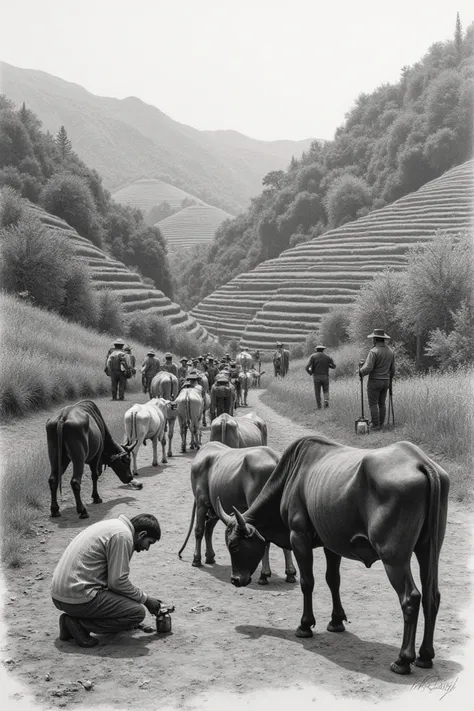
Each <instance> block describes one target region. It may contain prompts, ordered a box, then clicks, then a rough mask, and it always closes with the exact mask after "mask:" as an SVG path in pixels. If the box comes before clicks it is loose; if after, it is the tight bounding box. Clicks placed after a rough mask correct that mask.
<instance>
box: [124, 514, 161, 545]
mask: <svg viewBox="0 0 474 711" xmlns="http://www.w3.org/2000/svg"><path fill="white" fill-rule="evenodd" d="M130 523H131V524H132V526H133V528H134V529H135V533H140V532H141V531H146V535H147V536H149V537H150V538H154V539H155V541H159V540H160V538H161V528H160V524H159V523H158V519H157V518H156V517H155V516H153V514H147V513H144V514H138V516H134V517H133V518H131V519H130Z"/></svg>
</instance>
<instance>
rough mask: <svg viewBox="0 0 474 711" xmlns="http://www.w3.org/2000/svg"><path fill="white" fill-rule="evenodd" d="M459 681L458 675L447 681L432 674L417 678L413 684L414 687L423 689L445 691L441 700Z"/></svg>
mask: <svg viewBox="0 0 474 711" xmlns="http://www.w3.org/2000/svg"><path fill="white" fill-rule="evenodd" d="M457 681H458V677H456V678H455V679H454V681H446V680H443V679H441V677H439V676H437V675H435V674H432V675H431V676H425V677H423V678H421V679H417V680H416V681H415V682H414V683H413V684H412V686H411V688H412V689H421V690H422V691H423V690H424V689H428V691H436V690H439V691H443V692H444V693H443V695H442V696H440V699H439V700H440V701H441V699H444V697H445V696H446V694H449V692H450V691H452V690H453V689H454V687H455V686H456V684H457Z"/></svg>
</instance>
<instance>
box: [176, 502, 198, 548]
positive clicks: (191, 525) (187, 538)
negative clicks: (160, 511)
mask: <svg viewBox="0 0 474 711" xmlns="http://www.w3.org/2000/svg"><path fill="white" fill-rule="evenodd" d="M195 515H196V499H194V503H193V512H192V514H191V523H190V524H189V531H188V535H187V536H186V540H185V541H184V543H183V545H182V546H181V548H180V549H179V553H178V558H181V553H182V552H183V551H184V549H185V548H186V545H187V543H188V541H189V536H190V535H191V531H192V530H193V524H194V517H195Z"/></svg>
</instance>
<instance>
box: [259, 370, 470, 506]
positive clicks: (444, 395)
mask: <svg viewBox="0 0 474 711" xmlns="http://www.w3.org/2000/svg"><path fill="white" fill-rule="evenodd" d="M336 362H337V361H336ZM356 363H357V361H356ZM304 365H306V360H304V361H303V360H302V361H297V362H294V363H293V364H291V371H290V373H289V375H288V376H287V377H286V378H284V379H283V380H276V379H274V378H273V379H272V380H271V382H270V383H269V385H268V391H267V393H265V394H264V396H263V398H262V399H263V401H264V402H266V403H267V404H269V405H271V406H272V407H274V408H275V409H276V410H277V411H278V412H281V413H282V414H284V415H287V416H288V415H289V414H290V415H291V417H292V418H293V419H295V420H298V421H299V422H303V423H304V424H306V425H310V426H311V427H314V429H316V430H317V431H319V432H322V433H324V434H325V435H327V436H329V437H332V438H333V439H336V440H338V441H343V442H344V443H346V444H351V445H353V446H358V447H366V446H368V447H373V446H383V445H385V444H389V442H395V441H400V440H409V441H411V442H413V443H415V444H418V445H419V446H420V447H422V448H423V449H424V450H425V451H426V453H427V454H428V455H429V456H433V457H434V458H436V457H439V458H440V461H441V462H442V461H443V459H444V458H446V459H448V460H449V461H450V462H452V463H454V465H455V466H454V468H453V470H452V493H453V494H454V495H455V496H456V497H457V498H458V499H461V500H462V499H463V498H465V497H466V496H470V495H471V491H472V485H473V473H472V472H473V463H474V462H473V455H474V447H473V432H474V406H473V402H474V397H473V396H474V371H473V370H470V371H467V370H466V371H457V372H452V373H447V374H437V373H431V374H427V375H417V376H415V377H410V378H405V379H401V380H395V381H394V385H393V400H394V411H395V424H396V426H395V427H394V428H386V430H385V431H384V432H381V433H373V434H371V435H369V437H366V438H361V437H360V436H359V437H358V436H357V435H356V434H355V431H354V430H355V428H354V422H355V420H356V419H357V418H358V417H360V413H361V403H360V381H359V378H358V377H357V376H356V375H353V376H352V377H347V376H346V377H342V378H338V379H334V377H331V378H330V388H329V395H330V407H329V409H328V410H316V404H315V397H314V390H313V383H312V378H311V377H309V376H308V375H307V373H306V372H305V371H304ZM352 368H353V370H354V360H352ZM336 372H337V371H336ZM366 384H367V381H366V379H364V407H365V416H366V417H368V419H370V415H369V409H368V402H367V394H366ZM387 404H388V402H387ZM448 468H449V467H448ZM449 473H451V471H450V472H449Z"/></svg>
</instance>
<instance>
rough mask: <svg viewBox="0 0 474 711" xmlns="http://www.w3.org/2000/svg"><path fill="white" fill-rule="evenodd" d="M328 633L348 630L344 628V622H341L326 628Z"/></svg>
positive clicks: (330, 624)
mask: <svg viewBox="0 0 474 711" xmlns="http://www.w3.org/2000/svg"><path fill="white" fill-rule="evenodd" d="M326 629H327V631H328V632H345V631H346V628H345V627H344V625H343V623H342V622H339V623H338V624H336V625H334V624H333V623H332V622H330V623H329V624H328V626H327V627H326Z"/></svg>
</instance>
